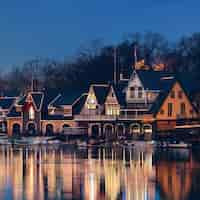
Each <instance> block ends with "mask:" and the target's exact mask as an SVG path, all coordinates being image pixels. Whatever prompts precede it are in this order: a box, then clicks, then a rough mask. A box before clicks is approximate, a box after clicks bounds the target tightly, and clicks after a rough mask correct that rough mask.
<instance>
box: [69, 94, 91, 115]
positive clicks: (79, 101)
mask: <svg viewBox="0 0 200 200" xmlns="http://www.w3.org/2000/svg"><path fill="white" fill-rule="evenodd" d="M87 96H88V94H86V93H85V94H82V95H81V96H80V97H79V98H78V99H77V100H76V101H75V102H74V104H73V105H72V112H73V114H75V115H78V114H80V112H81V110H82V108H83V106H84V104H85V101H86V99H87Z"/></svg>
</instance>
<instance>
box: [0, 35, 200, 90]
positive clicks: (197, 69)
mask: <svg viewBox="0 0 200 200" xmlns="http://www.w3.org/2000/svg"><path fill="white" fill-rule="evenodd" d="M134 46H136V47H137V57H138V60H139V59H143V58H144V59H145V62H146V63H147V64H150V65H151V64H154V63H164V65H165V70H167V71H172V72H176V73H181V72H189V73H188V75H189V76H194V79H197V80H200V33H194V34H192V35H191V36H187V37H182V38H181V39H179V40H178V41H177V42H176V43H172V42H170V41H169V40H168V39H167V38H165V37H164V36H163V35H161V34H158V33H151V32H148V33H145V34H141V33H134V34H131V35H129V36H128V37H127V38H126V39H124V40H123V41H122V42H119V44H118V45H116V46H113V45H104V43H103V42H102V41H100V40H95V41H93V42H91V44H89V45H88V46H87V47H84V48H81V49H80V50H79V53H78V54H77V55H76V56H75V58H74V59H73V60H72V59H70V60H65V61H63V62H60V61H57V60H51V59H43V58H35V59H33V60H30V61H28V62H26V63H24V65H23V66H17V67H13V68H12V70H11V71H9V72H8V73H6V74H3V75H2V76H1V77H0V87H1V88H0V89H1V90H12V91H13V90H14V91H22V90H24V89H26V88H27V86H28V85H30V84H31V79H32V78H33V77H34V78H37V79H38V80H39V81H40V84H41V86H42V87H45V88H51V89H54V88H57V89H60V90H66V89H79V88H86V87H88V85H89V84H91V83H94V82H95V83H105V82H109V81H111V80H113V66H114V59H113V57H114V48H116V52H117V68H118V74H119V72H120V71H123V70H131V66H132V64H133V62H134ZM199 82H200V81H199Z"/></svg>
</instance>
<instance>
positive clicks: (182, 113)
mask: <svg viewBox="0 0 200 200" xmlns="http://www.w3.org/2000/svg"><path fill="white" fill-rule="evenodd" d="M181 115H185V103H181Z"/></svg>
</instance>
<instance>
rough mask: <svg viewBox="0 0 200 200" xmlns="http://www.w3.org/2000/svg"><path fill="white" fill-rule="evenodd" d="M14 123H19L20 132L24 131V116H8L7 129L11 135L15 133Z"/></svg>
mask: <svg viewBox="0 0 200 200" xmlns="http://www.w3.org/2000/svg"><path fill="white" fill-rule="evenodd" d="M14 124H19V125H20V132H22V118H21V117H15V118H8V119H7V131H8V135H9V136H12V134H13V125H14Z"/></svg>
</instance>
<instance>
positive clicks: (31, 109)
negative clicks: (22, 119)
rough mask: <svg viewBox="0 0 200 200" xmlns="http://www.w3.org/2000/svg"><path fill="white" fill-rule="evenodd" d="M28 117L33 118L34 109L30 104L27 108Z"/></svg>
mask: <svg viewBox="0 0 200 200" xmlns="http://www.w3.org/2000/svg"><path fill="white" fill-rule="evenodd" d="M29 119H30V120H34V119H35V111H34V109H33V106H31V107H30V108H29Z"/></svg>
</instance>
